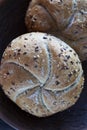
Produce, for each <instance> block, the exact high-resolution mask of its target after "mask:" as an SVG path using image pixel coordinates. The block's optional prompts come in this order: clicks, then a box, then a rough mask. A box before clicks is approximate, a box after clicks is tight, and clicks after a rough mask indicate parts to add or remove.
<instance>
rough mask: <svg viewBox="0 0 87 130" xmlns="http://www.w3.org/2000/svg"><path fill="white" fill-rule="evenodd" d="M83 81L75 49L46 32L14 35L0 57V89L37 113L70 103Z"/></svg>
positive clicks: (55, 110)
mask: <svg viewBox="0 0 87 130" xmlns="http://www.w3.org/2000/svg"><path fill="white" fill-rule="evenodd" d="M83 82H84V78H83V70H82V66H81V62H80V60H79V58H78V55H77V54H76V52H75V51H74V50H73V49H72V48H71V47H69V46H68V45H67V44H66V43H64V42H63V41H61V40H60V39H58V38H56V37H53V36H50V35H48V34H46V33H38V32H37V33H29V34H24V35H22V36H20V37H18V38H16V39H14V40H13V41H12V42H11V44H10V45H9V46H8V47H7V48H6V50H5V52H4V54H3V57H2V61H1V67H0V84H1V85H2V89H3V90H4V92H5V94H6V95H7V96H8V97H9V98H10V99H11V100H12V101H13V102H15V103H16V104H17V105H18V106H19V107H20V108H21V109H23V110H25V111H27V112H29V113H31V114H33V115H35V116H38V117H46V116H49V115H52V114H54V113H57V112H59V111H63V110H65V109H67V108H69V107H70V106H72V105H74V104H75V102H76V101H77V99H78V98H79V96H80V93H81V91H82V88H83Z"/></svg>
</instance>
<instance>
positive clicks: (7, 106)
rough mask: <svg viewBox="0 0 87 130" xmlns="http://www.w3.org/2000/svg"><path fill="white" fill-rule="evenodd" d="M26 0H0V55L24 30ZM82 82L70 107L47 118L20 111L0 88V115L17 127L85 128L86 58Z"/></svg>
mask: <svg viewBox="0 0 87 130" xmlns="http://www.w3.org/2000/svg"><path fill="white" fill-rule="evenodd" d="M28 3H29V0H17V1H15V0H0V59H1V56H2V53H3V51H4V49H5V48H6V46H7V45H8V43H9V42H10V41H11V40H12V39H13V38H15V37H17V36H18V35H20V34H23V33H26V28H25V24H24V16H25V12H26V9H27V6H28ZM83 69H84V73H85V74H84V75H85V79H86V80H85V85H84V89H83V92H82V94H81V97H80V98H79V100H78V102H77V103H76V104H75V105H74V106H73V107H71V108H70V109H68V110H66V111H64V112H60V113H58V114H55V115H53V116H51V117H47V118H36V117H34V116H31V115H30V114H28V113H26V112H24V111H22V110H21V109H20V108H19V107H17V106H16V105H15V104H14V103H13V102H12V101H10V100H9V99H8V98H7V97H6V96H5V94H4V93H3V91H2V90H1V89H0V118H1V119H3V120H4V121H5V122H7V123H8V124H10V125H11V126H13V127H15V128H17V129H20V130H87V62H84V63H83Z"/></svg>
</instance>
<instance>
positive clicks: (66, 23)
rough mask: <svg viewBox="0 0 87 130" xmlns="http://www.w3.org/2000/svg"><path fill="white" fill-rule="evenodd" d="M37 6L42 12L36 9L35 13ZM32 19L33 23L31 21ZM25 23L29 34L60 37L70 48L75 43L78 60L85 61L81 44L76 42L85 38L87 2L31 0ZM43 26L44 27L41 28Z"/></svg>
mask: <svg viewBox="0 0 87 130" xmlns="http://www.w3.org/2000/svg"><path fill="white" fill-rule="evenodd" d="M37 6H39V7H40V8H43V10H41V11H40V10H39V9H38V8H37V11H35V7H37ZM40 12H41V14H40ZM30 16H32V17H31V18H30ZM49 16H50V18H49ZM34 17H35V19H36V20H35V21H33V18H34ZM25 23H26V26H27V28H28V31H29V32H31V31H41V32H47V33H50V34H53V35H55V36H57V37H58V38H59V35H60V36H61V39H65V42H66V41H68V40H69V41H70V42H69V43H68V44H69V45H70V46H71V47H72V42H73V41H75V43H77V44H76V45H75V47H74V49H75V50H76V51H77V53H78V54H79V57H80V59H81V60H82V61H83V60H87V56H85V55H84V47H83V48H82V44H81V42H78V41H80V40H81V39H84V40H85V39H86V38H87V0H32V1H31V3H30V5H29V8H28V10H27V13H26V17H25ZM44 23H46V25H45V24H44ZM43 24H44V25H45V26H46V27H45V26H44V28H43V26H42V25H43ZM31 25H32V26H31ZM47 27H48V28H47ZM78 46H79V47H80V46H81V49H82V50H81V51H78ZM85 46H86V47H87V40H85ZM82 51H83V53H82ZM86 52H87V49H86ZM83 57H84V58H83Z"/></svg>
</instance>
